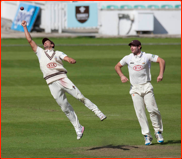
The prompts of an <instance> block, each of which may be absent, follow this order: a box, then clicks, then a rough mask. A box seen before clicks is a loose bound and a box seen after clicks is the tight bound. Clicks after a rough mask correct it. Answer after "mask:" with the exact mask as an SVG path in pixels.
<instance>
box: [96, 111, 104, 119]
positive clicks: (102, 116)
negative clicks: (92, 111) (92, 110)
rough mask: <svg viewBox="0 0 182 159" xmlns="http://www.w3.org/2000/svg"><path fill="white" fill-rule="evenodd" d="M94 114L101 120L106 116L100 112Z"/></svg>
mask: <svg viewBox="0 0 182 159" xmlns="http://www.w3.org/2000/svg"><path fill="white" fill-rule="evenodd" d="M96 115H97V116H98V117H99V118H100V120H101V121H103V120H104V119H106V118H107V116H105V115H104V114H103V113H102V112H99V113H97V114H96Z"/></svg>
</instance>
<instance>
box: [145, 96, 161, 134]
mask: <svg viewBox="0 0 182 159" xmlns="http://www.w3.org/2000/svg"><path fill="white" fill-rule="evenodd" d="M144 101H145V104H146V108H147V111H148V112H149V114H150V119H151V122H152V126H153V128H154V130H155V132H163V123H162V118H161V114H160V111H159V110H158V107H157V103H156V100H155V97H154V94H153V92H148V93H147V94H146V95H145V96H144Z"/></svg>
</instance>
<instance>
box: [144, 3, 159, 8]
mask: <svg viewBox="0 0 182 159" xmlns="http://www.w3.org/2000/svg"><path fill="white" fill-rule="evenodd" d="M147 8H151V9H158V8H159V6H158V5H155V4H152V5H148V6H147Z"/></svg>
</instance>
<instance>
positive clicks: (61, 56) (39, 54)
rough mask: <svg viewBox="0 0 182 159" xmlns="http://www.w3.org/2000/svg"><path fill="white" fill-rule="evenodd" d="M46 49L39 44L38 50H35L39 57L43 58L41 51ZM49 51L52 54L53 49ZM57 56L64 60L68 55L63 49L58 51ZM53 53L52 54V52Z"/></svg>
mask: <svg viewBox="0 0 182 159" xmlns="http://www.w3.org/2000/svg"><path fill="white" fill-rule="evenodd" d="M42 51H44V50H43V49H42V48H41V47H39V46H37V51H36V52H35V53H36V55H37V57H38V59H40V58H41V52H42ZM47 53H48V54H50V53H51V51H49V50H47ZM56 54H57V56H59V57H60V58H61V59H62V60H64V57H66V56H67V55H66V54H65V53H63V52H61V51H56ZM50 55H51V54H50Z"/></svg>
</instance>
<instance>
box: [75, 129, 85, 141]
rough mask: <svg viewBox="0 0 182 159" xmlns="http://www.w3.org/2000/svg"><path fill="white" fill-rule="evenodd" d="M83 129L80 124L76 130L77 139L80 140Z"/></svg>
mask: <svg viewBox="0 0 182 159" xmlns="http://www.w3.org/2000/svg"><path fill="white" fill-rule="evenodd" d="M84 130H85V128H84V126H81V128H80V130H78V131H76V134H77V140H80V139H81V138H82V136H83V132H84Z"/></svg>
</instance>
